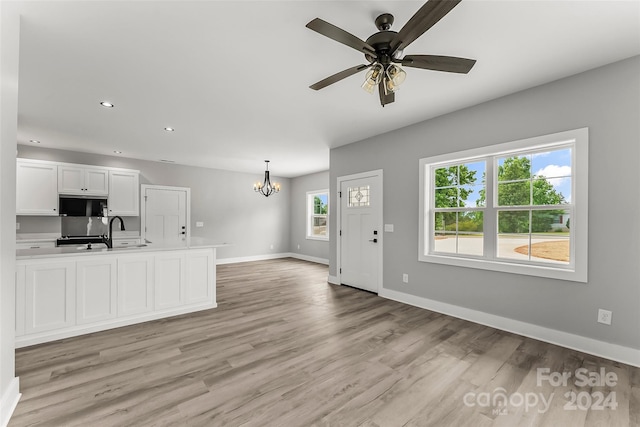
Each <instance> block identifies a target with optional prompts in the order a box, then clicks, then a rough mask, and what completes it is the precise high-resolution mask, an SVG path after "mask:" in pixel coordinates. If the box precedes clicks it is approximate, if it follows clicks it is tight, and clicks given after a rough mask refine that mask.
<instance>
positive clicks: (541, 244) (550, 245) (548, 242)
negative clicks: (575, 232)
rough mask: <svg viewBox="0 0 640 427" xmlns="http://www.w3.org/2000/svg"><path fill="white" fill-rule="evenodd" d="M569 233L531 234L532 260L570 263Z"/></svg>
mask: <svg viewBox="0 0 640 427" xmlns="http://www.w3.org/2000/svg"><path fill="white" fill-rule="evenodd" d="M569 245H570V239H569V233H568V232H567V233H550V234H544V235H540V234H532V235H531V261H536V262H547V263H550V264H568V263H569V261H570V258H571V252H570V247H569Z"/></svg>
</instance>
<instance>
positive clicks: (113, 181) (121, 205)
mask: <svg viewBox="0 0 640 427" xmlns="http://www.w3.org/2000/svg"><path fill="white" fill-rule="evenodd" d="M139 175H140V171H137V170H133V169H118V168H107V167H100V166H90V165H77V164H73V163H59V162H50V161H45V160H31V159H17V161H16V215H38V216H40V215H52V216H53V215H56V216H57V215H59V212H58V197H59V195H60V194H72V195H76V194H77V195H80V194H81V195H87V196H108V199H109V200H108V207H109V216H112V215H123V216H139V215H140V200H139V197H140V185H139V180H140V178H139Z"/></svg>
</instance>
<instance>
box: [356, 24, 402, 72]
mask: <svg viewBox="0 0 640 427" xmlns="http://www.w3.org/2000/svg"><path fill="white" fill-rule="evenodd" d="M396 34H398V33H396V32H395V31H389V30H385V31H380V32H379V33H375V34H374V35H372V36H371V37H369V38H368V39H367V44H368V45H370V46H371V47H372V48H374V49H375V50H376V54H377V58H376V57H374V56H373V55H371V54H369V53H365V55H364V56H365V58H367V61H369V62H373V61H376V59H377V60H378V61H379V62H380V63H382V64H388V63H390V62H391V56H390V55H389V50H390V49H391V41H392V40H393V39H394V37H395V36H396ZM385 58H386V62H384V61H385Z"/></svg>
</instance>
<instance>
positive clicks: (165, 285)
mask: <svg viewBox="0 0 640 427" xmlns="http://www.w3.org/2000/svg"><path fill="white" fill-rule="evenodd" d="M185 267H186V255H185V253H184V252H177V253H176V252H172V253H169V254H160V253H158V254H157V255H156V262H155V268H154V274H155V282H156V286H155V289H154V291H155V309H156V310H161V309H163V308H172V307H177V306H180V305H183V304H184V298H185V296H184V294H185V282H186V268H185Z"/></svg>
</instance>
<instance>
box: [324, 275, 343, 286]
mask: <svg viewBox="0 0 640 427" xmlns="http://www.w3.org/2000/svg"><path fill="white" fill-rule="evenodd" d="M327 282H329V283H331V284H332V285H339V284H340V280H338V276H332V275H329V277H327Z"/></svg>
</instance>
